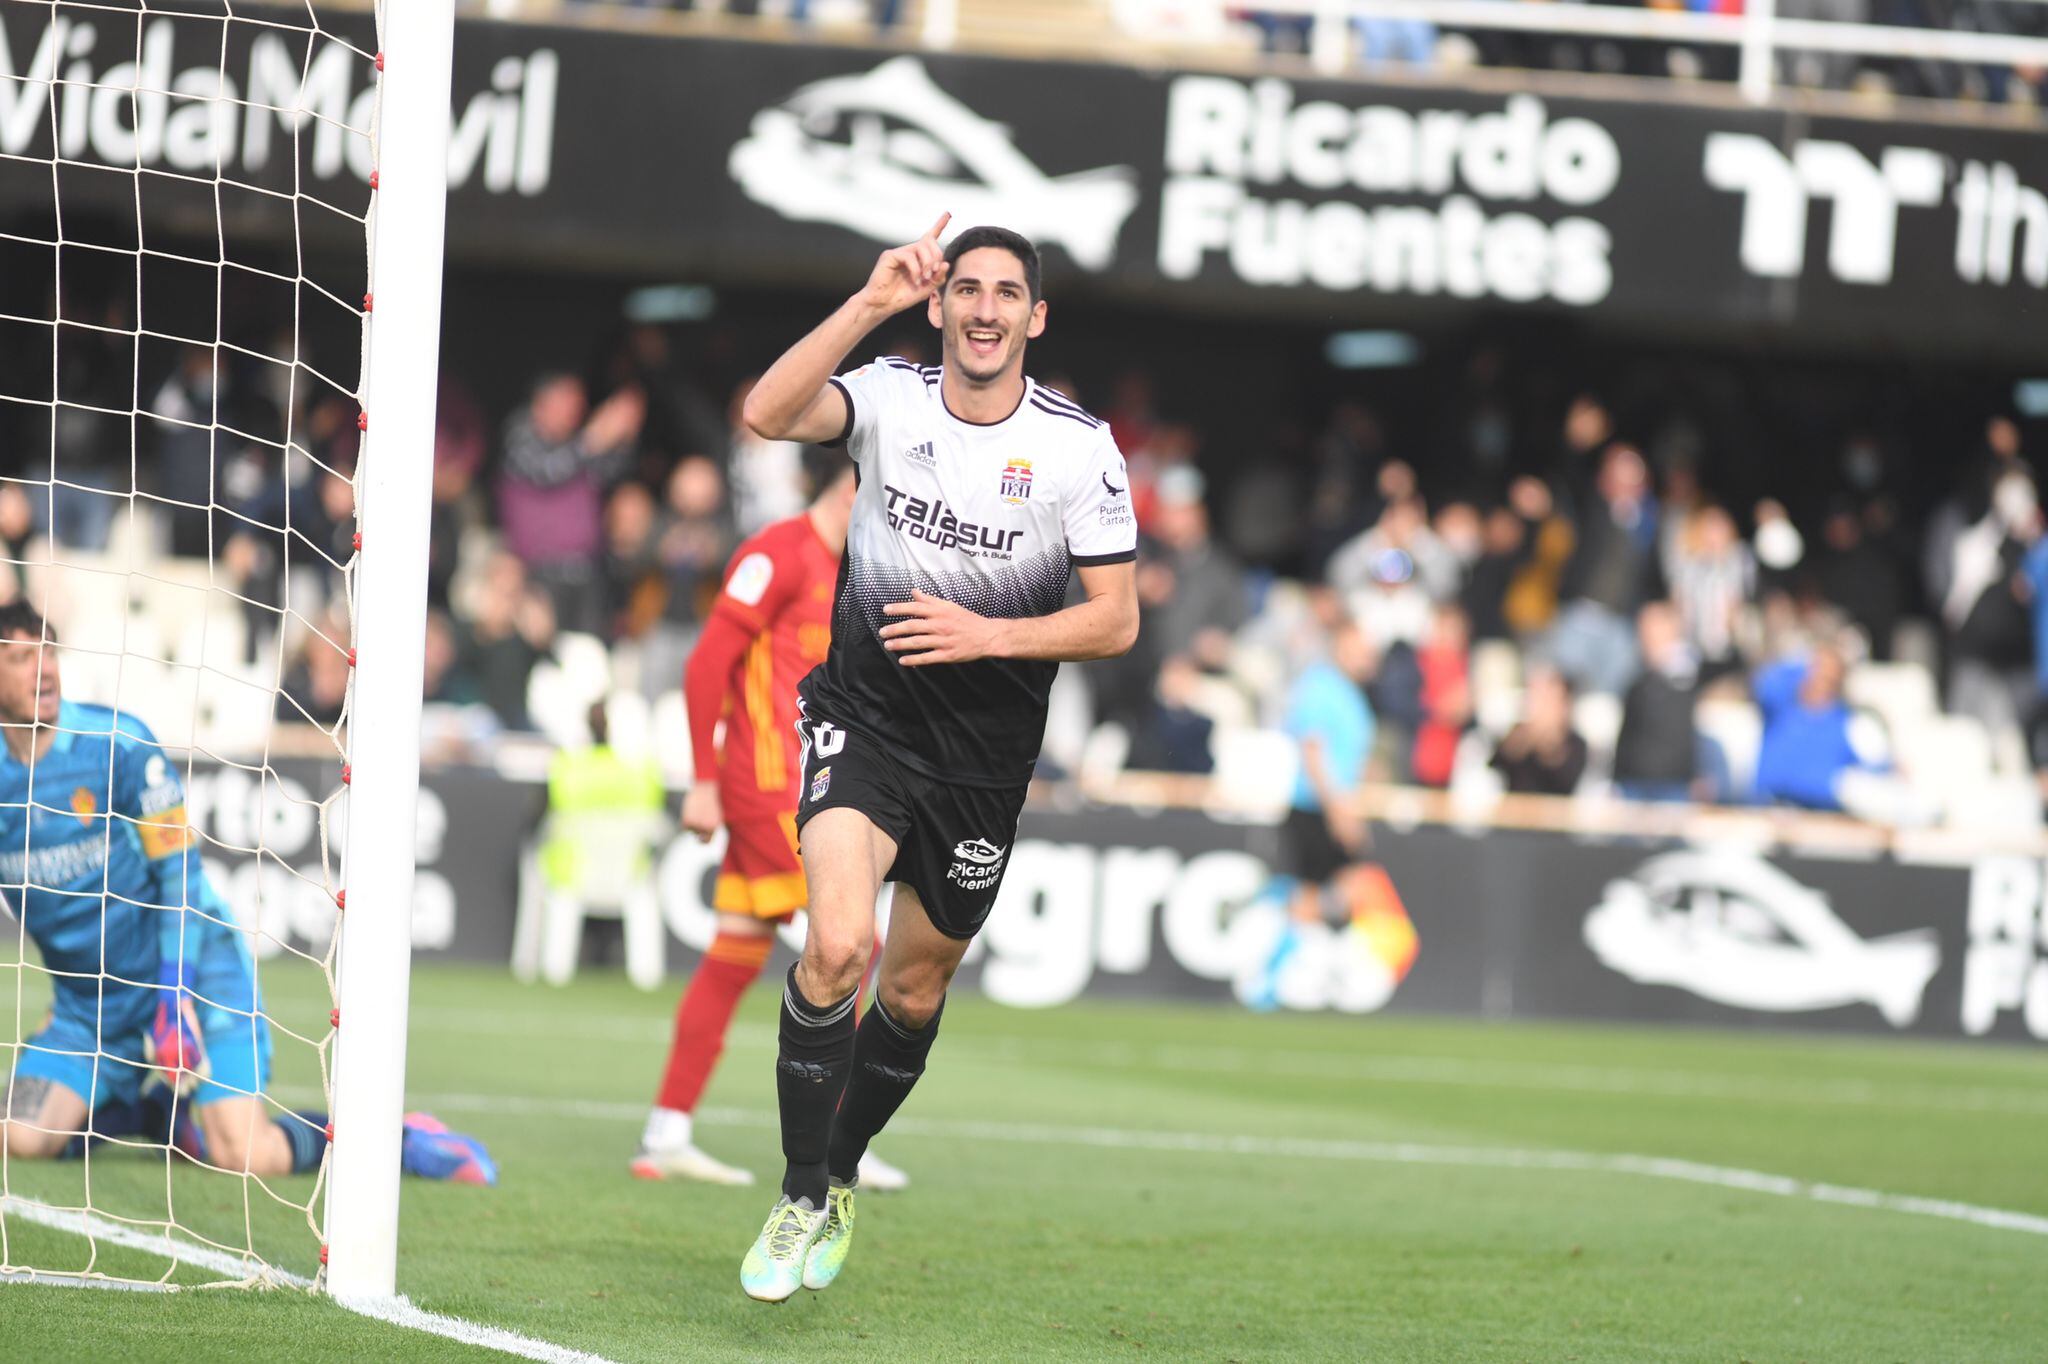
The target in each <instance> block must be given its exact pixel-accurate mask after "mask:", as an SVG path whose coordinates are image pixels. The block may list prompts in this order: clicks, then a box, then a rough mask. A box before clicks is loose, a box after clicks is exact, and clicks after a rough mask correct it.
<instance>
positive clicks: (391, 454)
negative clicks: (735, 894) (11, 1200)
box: [325, 0, 455, 1297]
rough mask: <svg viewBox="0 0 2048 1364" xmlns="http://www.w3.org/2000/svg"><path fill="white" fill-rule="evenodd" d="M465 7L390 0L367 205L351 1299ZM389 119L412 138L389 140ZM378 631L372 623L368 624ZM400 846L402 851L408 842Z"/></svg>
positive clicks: (404, 753)
mask: <svg viewBox="0 0 2048 1364" xmlns="http://www.w3.org/2000/svg"><path fill="white" fill-rule="evenodd" d="M454 24H455V12H454V3H453V0H385V3H384V4H383V5H381V6H380V10H379V15H378V25H379V29H380V36H381V38H382V40H383V43H382V47H381V48H380V52H381V53H382V55H381V56H380V57H379V58H378V63H377V64H378V67H379V69H380V71H381V73H382V77H381V79H380V80H379V82H378V96H377V113H376V123H375V125H374V126H373V128H372V129H371V138H372V142H373V144H374V145H375V146H376V148H377V158H376V159H377V190H376V197H375V198H374V199H373V200H372V205H371V210H370V286H371V288H370V295H369V297H370V300H371V308H370V325H369V328H368V349H367V358H366V363H365V370H366V375H365V383H364V400H363V407H364V412H365V414H366V415H367V417H368V418H369V420H368V424H367V426H366V428H365V430H364V440H363V457H362V463H361V466H360V472H359V476H358V478H357V481H356V487H357V495H358V498H359V504H358V505H359V507H360V509H361V510H360V516H361V523H362V527H363V531H362V534H363V542H362V550H361V553H362V560H361V562H360V564H359V565H358V568H357V580H356V611H357V620H358V625H357V630H356V638H357V640H358V641H359V643H358V646H357V650H356V667H355V686H354V689H353V697H352V701H351V709H352V712H353V714H354V717H355V723H354V724H353V725H352V726H351V727H350V730H349V740H350V742H349V755H350V772H351V790H350V793H349V807H350V815H349V828H350V836H349V841H348V850H347V853H346V855H345V857H344V860H343V866H342V880H343V883H344V884H345V886H346V887H348V888H349V889H352V890H354V891H355V894H356V899H355V906H354V908H353V909H350V910H346V911H345V912H344V914H343V919H342V926H341V932H340V940H341V950H340V962H339V971H340V974H339V978H338V984H339V987H340V988H339V990H338V991H337V994H338V997H339V999H340V1001H341V1002H340V1006H339V1007H340V1011H341V1018H342V1023H341V1026H340V1027H339V1029H338V1030H337V1031H338V1034H339V1035H338V1037H337V1041H336V1047H335V1059H334V1110H335V1113H336V1114H337V1124H339V1123H340V1122H342V1121H346V1123H347V1137H346V1139H343V1138H342V1137H341V1136H340V1135H339V1131H340V1129H339V1126H337V1137H336V1140H335V1142H334V1144H333V1146H332V1148H331V1155H330V1160H331V1163H332V1164H331V1168H332V1176H333V1177H332V1179H331V1180H330V1182H329V1185H328V1197H327V1235H328V1249H327V1251H326V1253H325V1260H326V1268H327V1287H328V1289H329V1291H330V1292H332V1293H333V1294H334V1295H335V1296H336V1297H382V1296H389V1295H390V1294H391V1293H393V1292H394V1291H395V1288H396V1276H397V1264H398V1173H399V1170H398V1155H399V1149H398V1148H399V1131H400V1121H401V1119H402V1117H403V1110H404V1100H405V1023H406V1003H407V984H408V981H409V979H410V975H411V968H412V891H413V857H412V842H413V823H414V809H415V807H416V806H417V804H418V801H419V778H420V750H419V732H420V678H421V676H422V673H423V670H424V653H425V639H426V612H427V548H428V530H429V525H428V522H429V512H430V509H431V485H432V481H433V471H434V395H435V389H436V381H437V376H438V375H439V373H440V363H439V360H440V351H441V261H442V239H443V228H444V221H445V218H446V211H447V201H448V120H449V109H448V95H449V92H448V85H449V71H450V64H451V61H452V51H453V43H454ZM385 128H398V129H402V130H403V135H402V136H397V137H384V136H381V133H382V131H383V130H384V129H385ZM366 626H367V628H366ZM394 849H395V850H398V855H393V850H394Z"/></svg>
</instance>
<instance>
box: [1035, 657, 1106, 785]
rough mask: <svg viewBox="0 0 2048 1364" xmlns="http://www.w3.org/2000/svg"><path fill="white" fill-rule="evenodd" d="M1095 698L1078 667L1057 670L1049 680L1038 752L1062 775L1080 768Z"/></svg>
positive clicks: (1086, 677)
mask: <svg viewBox="0 0 2048 1364" xmlns="http://www.w3.org/2000/svg"><path fill="white" fill-rule="evenodd" d="M1094 716H1095V698H1094V695H1093V692H1092V689H1091V688H1090V687H1089V685H1088V675H1087V673H1085V672H1084V671H1082V670H1081V669H1079V668H1061V669H1060V670H1059V672H1058V673H1057V674H1056V675H1055V676H1054V677H1053V680H1052V694H1051V695H1050V696H1049V697H1048V698H1047V704H1046V715H1045V742H1044V743H1043V744H1042V745H1040V751H1041V752H1042V753H1043V754H1044V755H1045V757H1046V758H1048V759H1050V760H1051V761H1052V763H1053V764H1054V765H1056V766H1058V767H1059V768H1060V769H1061V770H1063V771H1066V772H1073V771H1075V770H1077V769H1078V768H1079V767H1080V766H1081V755H1082V754H1083V753H1085V752H1086V751H1087V748H1088V734H1089V729H1090V726H1091V725H1092V724H1093V722H1094Z"/></svg>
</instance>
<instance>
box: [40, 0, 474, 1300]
mask: <svg viewBox="0 0 2048 1364" xmlns="http://www.w3.org/2000/svg"><path fill="white" fill-rule="evenodd" d="M385 18H386V16H385V13H384V5H383V3H382V0H380V3H378V4H377V6H376V7H375V8H374V9H371V8H368V7H366V6H362V5H356V6H348V7H334V8H332V9H330V8H329V7H328V6H325V5H315V4H310V3H300V4H297V5H285V4H279V5H251V4H246V3H243V0H172V3H171V4H170V5H169V6H168V7H166V6H164V5H163V4H162V3H161V0H111V2H109V0H96V2H95V3H85V2H84V0H0V602H6V601H13V600H21V601H25V602H26V603H28V604H30V605H31V606H33V607H34V608H35V609H36V610H37V611H39V612H40V613H41V615H42V616H43V617H44V619H45V620H46V621H47V631H46V634H45V637H44V640H43V645H44V647H38V646H37V645H34V644H28V643H21V642H17V643H14V644H11V645H10V644H6V643H0V653H4V654H5V655H6V657H0V723H4V724H5V725H6V728H5V730H4V733H5V736H6V738H7V741H8V751H7V752H6V754H4V755H0V898H4V901H5V917H0V929H4V931H0V1084H5V1086H6V1089H5V1091H4V1092H0V1115H5V1116H6V1117H8V1119H9V1123H8V1127H7V1128H6V1129H5V1130H6V1132H7V1136H8V1140H7V1142H6V1144H5V1146H4V1147H0V1280H5V1279H13V1280H24V1279H27V1280H34V1281H49V1282H64V1281H69V1282H98V1283H126V1284H141V1285H152V1286H154V1285H165V1286H171V1285H176V1286H196V1285H213V1284H231V1283H233V1284H256V1283H270V1284H296V1285H302V1286H303V1285H310V1284H312V1283H313V1282H314V1281H315V1280H316V1279H317V1277H318V1275H319V1274H320V1272H321V1270H320V1266H321V1264H322V1263H323V1261H324V1260H325V1258H326V1254H325V1245H326V1242H327V1240H328V1237H327V1234H326V1216H327V1200H326V1198H325V1197H324V1190H325V1186H326V1184H327V1181H328V1178H329V1170H330V1166H331V1164H332V1150H334V1149H339V1148H338V1147H336V1148H330V1149H329V1150H327V1151H322V1150H321V1149H320V1147H321V1143H319V1142H311V1143H294V1142H292V1141H291V1140H290V1138H289V1137H288V1138H287V1146H288V1147H289V1148H290V1149H292V1150H294V1151H296V1153H297V1154H298V1163H299V1164H300V1165H301V1166H303V1167H306V1168H303V1169H302V1170H301V1171H299V1172H279V1171H276V1170H273V1169H260V1168H254V1167H255V1166H256V1165H259V1164H261V1163H262V1162H261V1159H260V1158H259V1154H258V1153H259V1149H260V1148H263V1147H266V1146H268V1147H269V1148H271V1150H272V1151H273V1152H274V1151H275V1149H276V1144H277V1139H276V1138H275V1137H272V1136H270V1135H268V1134H264V1135H260V1136H259V1135H257V1133H258V1130H259V1129H261V1128H265V1127H272V1126H276V1125H277V1124H278V1123H279V1121H280V1120H282V1121H283V1123H284V1126H283V1127H282V1128H280V1131H283V1132H286V1133H290V1132H291V1130H292V1126H293V1124H297V1125H299V1126H301V1127H303V1128H304V1129H305V1130H306V1131H307V1132H309V1133H310V1132H314V1131H319V1132H320V1134H321V1136H322V1137H323V1139H324V1137H325V1136H326V1135H327V1132H326V1125H327V1123H328V1121H329V1119H328V1118H327V1116H326V1115H328V1114H331V1113H334V1112H335V1109H336V1095H335V1092H334V1090H335V1083H334V1075H335V1064H334V1063H335V1058H336V1053H337V1045H336V1042H337V1038H338V1036H340V1035H341V1032H340V1027H339V1023H340V1018H341V1011H342V1005H343V1000H342V997H341V995H340V993H339V992H338V989H337V980H338V976H339V972H338V969H337V961H338V957H339V955H340V948H339V944H340V943H341V942H342V941H343V940H344V938H345V936H346V935H345V934H343V933H341V932H340V931H339V928H340V924H341V923H342V921H343V918H344V916H345V910H346V903H347V898H346V892H347V886H346V884H345V881H346V877H345V874H344V861H343V846H344V840H345V836H346V832H347V830H346V827H345V826H346V824H347V822H348V821H347V818H346V816H347V813H348V804H349V802H348V794H349V782H350V770H349V762H350V757H351V743H350V739H351V722H352V721H354V722H357V727H360V721H361V719H362V702H361V700H360V692H361V688H360V687H359V686H358V685H357V683H358V681H359V679H358V677H357V674H356V667H355V665H356V662H357V651H358V646H359V643H367V641H368V640H370V639H371V638H373V637H374V629H375V626H374V625H371V626H370V631H369V632H367V633H360V634H359V626H361V625H366V624H370V623H369V622H368V621H366V616H367V615H368V613H367V612H366V610H365V609H364V605H363V603H362V602H361V601H360V600H359V588H360V586H361V577H362V565H363V562H364V559H363V554H362V552H361V546H362V543H363V533H362V526H363V522H362V520H361V518H360V517H359V513H358V508H359V504H360V502H361V496H360V495H361V494H362V492H363V491H364V488H365V481H364V474H363V470H364V468H365V467H366V465H367V464H368V463H369V462H370V460H371V455H370V453H369V450H370V448H371V447H368V446H366V444H365V441H364V432H365V431H366V430H367V418H366V417H365V415H364V414H365V410H366V408H367V406H368V396H367V392H366V390H367V385H368V382H369V377H370V371H371V361H370V357H371V355H372V354H373V351H374V348H375V339H376V334H375V332H374V330H373V327H372V321H373V319H374V318H375V317H376V308H375V302H374V290H375V287H376V284H377V282H378V281H376V280H375V279H374V278H373V270H372V260H373V255H374V238H375V236H376V229H377V218H378V214H379V212H380V211H382V210H381V209H380V207H379V203H378V191H377V189H376V184H377V174H376V172H377V168H378V166H379V161H380V154H381V152H382V151H383V148H382V146H381V145H380V139H379V135H378V129H379V126H380V121H381V119H382V118H383V117H384V116H385V112H386V111H385V107H384V106H385V100H386V91H385V85H384V76H383V74H382V73H383V68H384V65H385V63H384V61H383V59H382V58H381V57H380V56H379V53H380V52H381V51H382V50H383V42H382V38H383V36H384V35H385ZM442 55H443V65H442V68H441V79H442V85H441V87H440V96H439V102H440V107H441V108H442V109H444V110H445V108H446V107H447V104H446V83H445V80H446V68H445V53H444V54H442ZM435 145H439V144H438V143H436V144H435ZM387 174H388V172H387ZM436 211H437V212H438V209H437V210H436ZM431 249H433V250H434V251H435V253H436V257H437V261H436V264H435V266H434V271H435V277H436V280H438V268H439V267H438V219H437V220H436V224H435V234H434V237H433V240H432V248H431ZM428 354H429V358H430V359H431V354H432V353H431V351H429V352H428ZM429 382H431V381H430V380H429ZM422 487H423V485H422ZM423 552H424V551H423V550H422V553H423ZM396 618H397V619H398V620H399V621H400V623H401V624H402V623H403V621H404V619H405V613H404V612H403V611H400V612H398V613H396ZM0 619H5V617H0ZM415 621H416V618H415ZM415 628H416V625H415ZM12 637H13V638H15V639H16V640H17V641H18V640H19V636H18V635H16V636H12ZM415 649H416V646H415ZM396 652H397V654H398V655H399V656H401V657H404V656H410V657H413V658H416V657H417V653H416V652H412V653H410V654H409V655H408V651H407V650H406V649H404V648H400V649H398V650H397V651H396ZM23 658H26V659H28V660H29V661H28V663H27V664H26V667H27V669H28V671H27V673H26V674H25V676H26V678H27V681H26V683H25V684H24V683H23V682H22V681H21V676H22V674H19V673H17V674H16V676H15V680H14V681H13V682H12V683H10V682H9V679H8V676H7V669H8V667H9V665H10V664H11V663H15V662H17V661H18V660H20V659H23ZM413 667H414V672H413V674H412V677H413V679H414V686H415V689H416V688H417V679H418V676H419V674H418V671H417V663H415V664H414V665H413ZM53 674H54V676H55V678H56V680H57V681H58V682H59V683H60V684H61V690H62V696H63V709H62V710H61V711H60V712H58V715H57V719H56V722H55V723H54V724H50V723H48V721H47V719H46V718H42V719H39V718H37V716H36V713H35V710H36V706H37V704H38V701H37V698H38V696H39V695H40V693H41V691H43V690H47V689H48V688H49V685H50V681H51V677H52V675H53ZM10 686H12V690H11V691H10V690H9V688H10ZM24 686H25V688H26V689H25V690H24ZM24 698H25V699H24ZM406 722H407V717H406V716H405V715H404V714H403V712H402V710H401V712H400V713H399V714H398V715H397V717H396V720H395V722H394V723H395V724H397V725H403V724H405V723H406ZM411 722H412V724H413V725H414V728H415V731H416V712H415V713H414V715H413V718H412V721H411ZM95 762H96V763H97V765H98V766H97V769H96V770H95V769H94V763H95ZM410 779H412V778H408V780H410ZM181 807H182V808H181ZM367 818H368V817H367V815H365V816H363V817H362V818H360V819H359V820H358V823H359V824H362V823H364V822H365V821H366V820H367ZM409 824H410V820H409V817H408V819H407V825H408V827H409ZM408 868H409V864H408ZM409 874H410V873H409V869H408V871H407V876H408V879H409ZM81 962H83V965H81ZM401 965H402V963H401ZM399 990H400V997H399V1003H398V1009H399V1016H400V1019H401V1020H402V1017H403V993H402V991H403V973H402V970H401V972H400V982H399ZM138 1001H139V1002H138ZM159 1006H169V1010H175V1011H176V1015H175V1016H182V1017H183V1018H184V1019H185V1022H186V1026H187V1028H188V1029H190V1030H191V1031H193V1032H195V1033H196V1034H197V1035H198V1040H199V1046H198V1047H197V1048H196V1049H191V1050H189V1051H188V1050H184V1048H185V1047H189V1043H187V1044H172V1042H173V1039H174V1038H175V1031H174V1030H173V1031H170V1032H167V1031H166V1028H165V1024H167V1023H170V1022H174V1021H175V1017H174V1014H173V1013H172V1012H170V1011H169V1010H166V1009H164V1008H160V1007H159ZM138 1019H139V1020H140V1021H139V1022H138ZM401 1036H402V1034H401ZM181 1061H189V1063H190V1068H181V1065H180V1063H181ZM396 1061H397V1067H398V1070H397V1074H396V1075H395V1076H394V1079H393V1081H392V1087H393V1088H394V1090H395V1088H396V1086H397V1084H398V1083H399V1079H398V1078H397V1076H398V1075H402V1063H403V1057H402V1050H401V1052H400V1054H399V1056H398V1057H397V1058H396ZM53 1086H55V1087H56V1088H57V1089H59V1090H62V1091H63V1092H64V1093H66V1094H76V1095H77V1096H78V1098H79V1099H80V1100H83V1099H86V1098H90V1099H91V1101H92V1104H93V1105H94V1106H93V1107H92V1109H91V1117H90V1119H89V1120H86V1121H82V1122H58V1123H53V1122H52V1121H51V1120H50V1117H49V1115H50V1114H52V1113H53V1112H58V1111H61V1106H60V1108H58V1109H52V1108H51V1107H50V1106H49V1105H50V1103H51V1095H52V1092H53ZM81 1090H84V1091H90V1093H89V1094H83V1093H79V1091H81ZM58 1097H59V1098H60V1099H61V1098H62V1095H61V1094H60V1095H59V1096H58ZM236 1102H244V1103H246V1102H253V1103H254V1104H256V1105H258V1106H259V1110H258V1112H257V1116H256V1117H255V1118H254V1119H253V1120H252V1121H251V1122H249V1123H247V1124H244V1129H243V1139H244V1141H245V1143H246V1148H247V1149H246V1150H245V1151H243V1152H241V1153H237V1152H236V1151H235V1150H234V1149H233V1147H234V1145H235V1141H234V1140H233V1136H232V1134H228V1135H227V1137H226V1138H223V1136H222V1134H220V1133H218V1132H215V1131H212V1130H211V1129H210V1128H209V1125H208V1116H209V1111H210V1110H211V1111H216V1112H227V1111H232V1112H236V1113H247V1112H248V1111H249V1110H248V1108H247V1107H246V1106H244V1107H240V1108H232V1109H230V1108H226V1107H219V1108H216V1105H224V1104H227V1103H236ZM396 1104H397V1099H396V1097H395V1096H394V1097H393V1099H392V1101H391V1106H392V1107H394V1108H395V1107H396ZM79 1106H80V1107H83V1106H84V1105H83V1104H82V1103H81V1104H80V1105H79ZM295 1115H303V1116H295ZM337 1121H338V1127H339V1128H342V1129H345V1128H346V1127H347V1125H348V1114H347V1113H346V1112H343V1113H341V1114H340V1115H339V1118H338V1120H337ZM309 1153H310V1156H309ZM391 1154H392V1156H393V1158H395V1154H396V1134H395V1132H394V1133H393V1134H392V1142H391ZM393 1215H394V1217H395V1212H394V1214H393ZM4 1291H5V1290H4V1289H0V1292H4Z"/></svg>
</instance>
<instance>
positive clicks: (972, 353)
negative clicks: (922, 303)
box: [930, 246, 1045, 384]
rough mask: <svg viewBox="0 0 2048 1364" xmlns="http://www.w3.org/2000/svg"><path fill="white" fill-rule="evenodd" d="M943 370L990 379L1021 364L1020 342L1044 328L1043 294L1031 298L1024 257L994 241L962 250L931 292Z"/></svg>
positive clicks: (1010, 374) (1010, 373) (1008, 373)
mask: <svg viewBox="0 0 2048 1364" xmlns="http://www.w3.org/2000/svg"><path fill="white" fill-rule="evenodd" d="M930 316H931V322H932V325H933V326H934V327H937V328H938V329H939V332H940V336H941V337H942V340H943V344H944V350H945V360H946V369H947V370H948V372H950V373H952V374H955V375H957V376H959V377H960V378H962V379H966V380H968V381H969V382H971V383H975V384H993V383H996V382H998V381H999V380H1004V379H1008V378H1011V377H1013V376H1014V375H1015V374H1016V373H1018V372H1019V371H1021V370H1022V369H1023V367H1024V343H1025V342H1026V341H1028V340H1030V339H1031V338H1032V337H1034V336H1037V335H1038V334H1039V333H1041V332H1043V331H1044V330H1045V300H1044V299H1038V300H1036V301H1033V299H1032V297H1031V289H1030V286H1029V285H1028V284H1027V283H1026V282H1025V277H1024V262H1023V261H1021V260H1019V259H1018V258H1017V256H1016V254H1015V253H1014V252H1010V251H1006V250H1004V249H1003V248H1001V247H999V246H983V247H978V248H976V249H975V250H972V251H965V252H962V253H961V255H960V258H959V259H958V260H956V261H955V262H953V268H952V270H951V271H950V272H948V274H947V275H946V287H945V288H944V289H943V290H942V291H941V292H940V293H938V294H937V295H935V296H934V297H933V298H932V301H931V304H930Z"/></svg>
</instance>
